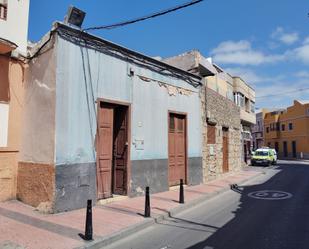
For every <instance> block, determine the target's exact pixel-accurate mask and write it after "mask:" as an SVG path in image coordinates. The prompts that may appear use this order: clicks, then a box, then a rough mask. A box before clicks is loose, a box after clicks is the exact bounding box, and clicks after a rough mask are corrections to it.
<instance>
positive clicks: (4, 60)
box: [0, 57, 24, 201]
mask: <svg viewBox="0 0 309 249" xmlns="http://www.w3.org/2000/svg"><path fill="white" fill-rule="evenodd" d="M0 68H1V69H0V71H1V73H0V91H2V92H1V94H0V95H1V97H0V102H2V103H3V105H5V106H7V110H8V113H7V115H6V117H5V119H1V120H0V122H2V124H1V125H0V127H1V128H3V126H6V127H7V129H6V130H2V132H0V136H3V137H2V138H0V140H2V142H3V143H1V145H0V201H1V200H7V199H12V198H15V197H16V182H17V159H18V152H19V149H20V133H21V128H22V121H21V115H22V107H23V94H24V91H23V90H24V77H23V76H24V75H23V73H24V65H23V63H21V62H18V61H17V60H14V59H10V58H9V57H0ZM4 69H5V70H4ZM0 116H1V115H0ZM2 117H3V116H2ZM2 125H3V126H2ZM5 133H6V134H5Z"/></svg>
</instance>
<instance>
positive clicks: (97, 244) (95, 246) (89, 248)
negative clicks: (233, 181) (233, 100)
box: [75, 171, 264, 249]
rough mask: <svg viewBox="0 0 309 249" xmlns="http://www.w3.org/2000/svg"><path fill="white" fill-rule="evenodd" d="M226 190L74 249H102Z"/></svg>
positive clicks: (249, 179) (200, 198) (261, 173)
mask: <svg viewBox="0 0 309 249" xmlns="http://www.w3.org/2000/svg"><path fill="white" fill-rule="evenodd" d="M263 174H264V171H261V172H258V174H256V175H253V176H251V177H249V178H247V179H245V180H242V181H239V182H237V184H244V183H246V182H249V181H251V180H253V179H255V178H257V177H259V176H261V175H263ZM228 190H230V187H224V188H222V189H220V190H218V191H215V192H213V193H211V194H207V195H204V196H201V197H199V198H197V199H195V200H192V201H190V202H188V203H185V204H182V205H179V206H178V207H175V208H173V209H171V210H170V211H167V212H166V213H165V214H158V215H155V216H154V217H151V218H145V220H144V221H143V222H139V223H137V224H134V225H132V226H129V227H128V228H125V229H123V230H120V231H118V232H116V233H113V234H112V235H110V236H106V237H98V238H97V239H96V240H94V241H91V242H85V243H86V244H85V245H83V246H80V247H77V248H75V249H100V248H103V247H104V246H108V245H110V244H112V243H114V242H115V241H117V240H120V239H123V238H126V237H128V236H130V235H132V234H133V233H136V232H139V231H141V230H143V229H145V228H147V227H150V226H152V225H153V224H155V223H157V222H160V221H162V220H165V219H167V218H169V217H171V216H175V215H177V214H179V213H181V212H183V211H185V210H188V209H190V208H192V207H193V206H196V205H198V204H201V203H203V202H205V201H208V200H210V199H212V198H214V197H216V196H218V195H219V194H222V193H224V192H227V191H228Z"/></svg>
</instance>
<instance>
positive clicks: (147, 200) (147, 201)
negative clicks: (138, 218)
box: [144, 187, 150, 217]
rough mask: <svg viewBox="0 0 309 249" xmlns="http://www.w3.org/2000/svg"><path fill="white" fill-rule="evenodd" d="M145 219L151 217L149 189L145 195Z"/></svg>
mask: <svg viewBox="0 0 309 249" xmlns="http://www.w3.org/2000/svg"><path fill="white" fill-rule="evenodd" d="M144 217H150V196H149V187H146V195H145V215H144Z"/></svg>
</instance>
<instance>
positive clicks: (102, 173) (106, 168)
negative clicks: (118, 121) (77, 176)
mask: <svg viewBox="0 0 309 249" xmlns="http://www.w3.org/2000/svg"><path fill="white" fill-rule="evenodd" d="M113 127H114V107H113V106H112V105H108V104H105V103H102V102H101V103H100V108H99V110H98V141H97V143H98V146H97V194H98V199H102V198H108V197H110V196H111V194H112V189H111V186H112V164H113Z"/></svg>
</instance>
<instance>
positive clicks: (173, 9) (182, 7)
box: [83, 0, 204, 31]
mask: <svg viewBox="0 0 309 249" xmlns="http://www.w3.org/2000/svg"><path fill="white" fill-rule="evenodd" d="M202 1H204V0H194V1H190V2H187V3H184V4H181V5H178V6H175V7H172V8H169V9H166V10H161V11H159V12H156V13H153V14H150V15H146V16H143V17H139V18H136V19H132V20H128V21H123V22H119V23H115V24H110V25H103V26H97V27H90V28H86V29H83V31H88V30H98V29H114V28H118V27H123V26H126V25H130V24H133V23H137V22H141V21H145V20H147V19H151V18H155V17H158V16H163V15H166V14H169V13H171V12H174V11H177V10H180V9H184V8H187V7H189V6H192V5H195V4H198V3H200V2H202Z"/></svg>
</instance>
